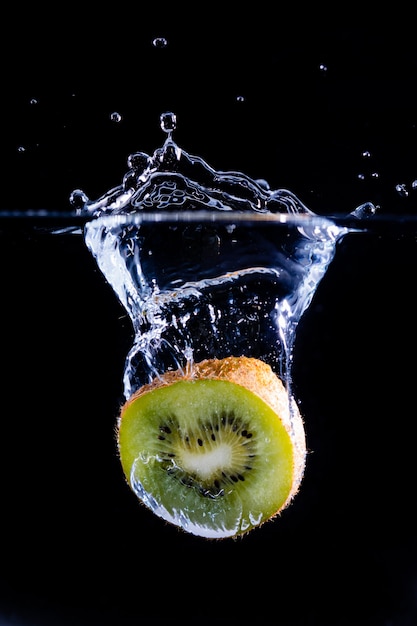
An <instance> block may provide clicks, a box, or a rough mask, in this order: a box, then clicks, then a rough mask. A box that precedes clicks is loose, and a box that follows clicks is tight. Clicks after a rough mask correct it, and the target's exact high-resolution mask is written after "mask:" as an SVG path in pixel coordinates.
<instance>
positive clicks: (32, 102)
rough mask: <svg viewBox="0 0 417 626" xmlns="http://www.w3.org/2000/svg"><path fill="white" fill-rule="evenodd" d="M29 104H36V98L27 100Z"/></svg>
mask: <svg viewBox="0 0 417 626" xmlns="http://www.w3.org/2000/svg"><path fill="white" fill-rule="evenodd" d="M29 103H30V104H38V101H37V99H36V98H31V99H30V100H29Z"/></svg>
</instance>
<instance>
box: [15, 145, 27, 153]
mask: <svg viewBox="0 0 417 626" xmlns="http://www.w3.org/2000/svg"><path fill="white" fill-rule="evenodd" d="M17 151H18V152H26V148H25V147H24V146H19V147H18V149H17Z"/></svg>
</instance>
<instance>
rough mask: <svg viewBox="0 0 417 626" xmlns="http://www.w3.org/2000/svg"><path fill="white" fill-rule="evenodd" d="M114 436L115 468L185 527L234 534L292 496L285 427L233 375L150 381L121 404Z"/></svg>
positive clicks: (157, 511) (157, 508)
mask: <svg viewBox="0 0 417 626" xmlns="http://www.w3.org/2000/svg"><path fill="white" fill-rule="evenodd" d="M117 436H118V446H119V454H120V460H121V464H122V467H123V471H124V473H125V476H126V478H127V481H128V483H129V485H130V487H131V488H132V490H133V491H134V492H135V494H136V495H137V496H138V498H139V499H140V500H141V501H142V502H143V503H144V504H145V505H146V506H147V507H148V508H149V509H151V510H152V511H153V512H154V513H155V514H156V515H158V516H159V517H161V518H163V519H164V520H166V521H167V522H170V523H172V524H174V525H177V526H179V527H181V528H182V529H183V530H185V531H187V532H189V533H191V534H194V535H199V536H202V537H207V538H223V537H234V536H237V535H241V534H243V533H246V532H248V531H249V530H251V529H252V528H254V527H255V526H259V525H260V524H262V523H263V522H265V521H266V520H268V519H270V518H272V517H273V516H274V515H275V514H276V513H277V512H279V511H280V510H282V508H284V507H285V506H286V505H287V504H288V502H289V500H290V498H291V497H292V495H293V491H294V474H295V468H294V464H295V460H294V456H295V452H294V442H293V440H292V437H291V434H290V431H289V429H288V427H286V425H285V424H284V423H283V421H282V420H281V419H280V418H279V416H278V415H277V413H276V411H274V410H273V408H272V407H271V406H270V405H269V404H268V403H267V402H265V401H264V400H263V399H262V398H261V397H260V396H259V395H258V394H256V393H254V392H253V391H251V390H250V389H248V388H246V387H245V386H242V385H241V384H237V383H236V382H232V381H230V380H221V379H216V378H214V379H204V378H197V379H193V378H185V377H184V378H183V379H179V380H175V381H174V382H171V383H170V384H166V385H160V386H157V387H156V388H154V389H151V390H149V391H147V392H146V393H143V394H140V395H138V396H137V397H135V398H133V399H132V401H130V402H128V403H127V404H126V406H125V407H124V409H123V411H122V416H121V418H120V419H119V425H118V433H117Z"/></svg>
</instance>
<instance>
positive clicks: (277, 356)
mask: <svg viewBox="0 0 417 626" xmlns="http://www.w3.org/2000/svg"><path fill="white" fill-rule="evenodd" d="M160 122H161V128H162V131H163V132H164V133H165V135H166V138H165V141H164V143H163V145H162V147H160V148H158V149H157V150H155V152H154V153H153V155H148V154H146V153H144V152H136V153H134V154H131V155H130V156H129V158H128V171H127V173H126V174H125V175H124V177H123V181H122V184H120V185H119V186H117V187H114V188H112V189H110V190H109V191H107V192H106V193H104V195H102V196H101V197H99V198H98V199H97V200H90V199H89V198H88V196H87V195H86V194H85V193H84V192H83V191H82V190H80V189H77V190H75V191H74V192H73V193H72V195H71V198H70V200H71V203H72V205H73V206H74V207H75V209H76V212H77V213H78V214H79V215H81V216H84V217H86V218H87V219H86V222H85V227H84V238H85V242H86V245H87V247H88V248H89V250H90V251H91V253H92V254H93V256H94V258H95V259H96V261H97V264H98V266H99V268H100V269H101V271H102V273H103V274H104V276H105V278H106V279H107V281H108V282H109V284H110V285H111V286H112V287H113V289H114V291H115V293H116V294H117V297H118V298H119V300H120V302H121V303H122V305H123V306H124V308H125V309H126V311H127V312H128V314H129V317H130V319H131V322H132V327H133V331H134V340H133V344H132V346H131V349H130V351H129V353H128V355H127V357H126V362H125V369H124V374H123V380H124V395H125V397H126V399H129V398H130V397H131V396H132V394H134V393H135V391H137V390H138V389H139V388H140V387H142V386H143V385H144V384H146V383H149V382H151V381H152V380H153V379H154V378H155V377H161V376H162V375H163V374H164V373H165V372H167V371H169V370H178V369H179V370H181V369H182V370H183V371H184V372H187V371H188V372H189V371H190V370H191V369H192V367H193V363H197V362H200V361H202V360H204V359H211V358H215V359H222V358H225V357H228V356H235V357H237V356H248V357H255V358H257V359H260V360H262V361H265V362H266V363H268V364H269V365H270V366H271V367H272V369H273V370H274V371H275V373H276V374H277V375H278V376H279V377H280V378H281V380H282V381H283V382H284V384H285V386H286V388H287V391H288V395H289V404H290V406H289V411H290V414H292V415H294V413H293V412H294V411H295V400H294V398H293V395H292V391H291V387H292V382H291V364H292V353H293V346H294V341H295V335H296V328H297V324H298V322H299V320H300V318H301V316H302V315H303V313H304V311H305V310H306V308H307V307H308V306H309V304H310V302H311V300H312V298H313V296H314V294H315V292H316V289H317V286H318V284H319V283H320V281H321V279H322V278H323V276H324V274H325V272H326V270H327V268H328V266H329V263H330V262H331V261H332V259H333V257H334V254H335V251H336V244H337V242H338V241H339V240H340V239H341V237H343V236H344V235H346V234H347V233H348V232H351V231H353V230H355V229H354V227H352V226H346V225H343V223H342V224H339V223H337V222H336V221H334V220H333V219H331V218H328V217H322V216H318V215H316V214H315V213H313V212H312V211H311V210H309V209H308V208H307V207H306V206H305V205H304V204H303V203H302V202H301V201H300V200H299V199H298V198H297V196H296V195H295V194H293V193H292V192H290V191H289V190H286V189H277V190H273V189H271V188H270V186H269V184H268V183H267V182H266V181H265V180H263V179H259V180H253V179H251V178H250V177H249V176H246V175H245V174H243V173H240V172H230V171H227V172H226V171H217V170H215V169H213V168H212V167H211V166H209V165H208V164H207V163H206V162H205V161H204V160H203V159H202V158H200V157H198V156H192V155H190V154H188V153H187V152H185V151H184V150H183V149H181V148H180V147H179V146H178V145H177V144H176V143H175V141H174V139H173V133H174V131H175V129H176V117H175V115H174V114H173V113H170V112H169V113H164V114H163V115H161V118H160ZM375 210H376V209H375V207H374V205H372V204H371V203H365V204H363V205H362V206H360V207H358V208H357V209H355V211H353V212H352V213H351V214H350V217H351V218H352V219H353V220H355V219H359V220H363V219H367V218H368V217H371V216H372V215H373V214H374V213H375ZM131 484H132V485H133V489H134V490H135V492H136V494H137V495H138V497H139V498H140V499H141V500H142V501H144V502H145V504H147V506H149V507H150V508H151V509H152V510H153V511H154V512H155V513H156V514H157V515H159V516H161V517H163V518H164V519H167V520H168V521H170V522H172V523H175V524H177V525H179V526H181V527H183V528H184V529H185V530H188V531H189V532H192V533H194V534H204V533H207V532H208V531H207V529H204V530H203V529H202V528H201V529H200V530H198V529H196V528H195V526H194V525H193V523H192V521H191V519H190V517H189V512H187V511H183V510H179V512H178V515H175V516H174V519H173V518H172V515H171V514H170V515H168V513H167V512H166V510H165V509H164V507H163V506H161V503H160V502H159V501H158V502H155V498H154V497H153V495H152V494H147V493H144V490H143V486H142V485H136V481H135V479H134V477H133V478H132V480H131ZM135 485H136V486H135ZM237 523H238V522H237ZM239 523H240V522H239ZM235 530H236V529H234V528H232V529H229V530H228V532H229V534H233V533H234V531H235ZM219 532H220V531H219Z"/></svg>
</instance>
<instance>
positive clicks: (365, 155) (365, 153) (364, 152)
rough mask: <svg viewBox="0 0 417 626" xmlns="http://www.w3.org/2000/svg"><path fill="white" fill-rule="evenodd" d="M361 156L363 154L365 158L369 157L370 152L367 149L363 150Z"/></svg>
mask: <svg viewBox="0 0 417 626" xmlns="http://www.w3.org/2000/svg"><path fill="white" fill-rule="evenodd" d="M362 156H363V157H364V158H365V159H369V158H370V157H371V153H370V152H369V150H364V151H363V152H362Z"/></svg>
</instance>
